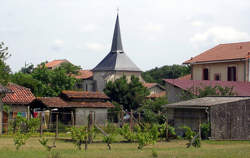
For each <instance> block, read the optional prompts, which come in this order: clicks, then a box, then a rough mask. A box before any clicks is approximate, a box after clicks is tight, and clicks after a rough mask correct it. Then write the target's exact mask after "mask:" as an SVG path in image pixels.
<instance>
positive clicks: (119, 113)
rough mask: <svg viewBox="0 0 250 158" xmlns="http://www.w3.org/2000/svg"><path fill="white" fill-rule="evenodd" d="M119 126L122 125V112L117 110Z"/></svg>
mask: <svg viewBox="0 0 250 158" xmlns="http://www.w3.org/2000/svg"><path fill="white" fill-rule="evenodd" d="M117 119H118V126H120V125H121V112H120V111H117Z"/></svg>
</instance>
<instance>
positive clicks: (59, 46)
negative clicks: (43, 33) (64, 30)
mask: <svg viewBox="0 0 250 158" xmlns="http://www.w3.org/2000/svg"><path fill="white" fill-rule="evenodd" d="M63 45H64V41H63V40H59V39H56V40H54V41H53V43H52V46H51V48H52V49H53V50H56V51H58V50H61V49H62V48H63Z"/></svg>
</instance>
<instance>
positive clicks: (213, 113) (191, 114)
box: [165, 97, 250, 140]
mask: <svg viewBox="0 0 250 158" xmlns="http://www.w3.org/2000/svg"><path fill="white" fill-rule="evenodd" d="M165 108H167V113H168V119H169V122H170V123H171V124H172V125H173V126H174V127H175V128H176V129H177V134H179V135H181V134H183V133H182V132H183V131H182V130H180V129H179V127H181V126H184V125H185V126H189V127H191V128H192V129H193V130H195V131H198V129H199V126H200V124H201V123H207V122H210V124H211V139H215V140H250V97H204V98H197V99H192V100H188V101H181V102H177V103H173V104H167V105H165Z"/></svg>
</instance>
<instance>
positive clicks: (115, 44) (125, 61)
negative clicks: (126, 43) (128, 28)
mask: <svg viewBox="0 0 250 158" xmlns="http://www.w3.org/2000/svg"><path fill="white" fill-rule="evenodd" d="M92 71H94V72H95V71H126V72H141V70H140V69H139V68H138V67H137V66H136V65H135V64H134V63H133V62H132V61H131V60H130V59H129V57H128V56H127V55H126V53H125V52H124V51H123V48H122V39H121V32H120V25H119V15H118V14H117V17H116V23H115V30H114V35H113V41H112V46H111V51H110V52H109V54H108V55H107V56H106V57H105V58H104V59H103V60H102V61H101V62H100V63H99V64H98V65H97V66H96V67H95V68H94V69H93V70H92Z"/></svg>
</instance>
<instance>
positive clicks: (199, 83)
mask: <svg viewBox="0 0 250 158" xmlns="http://www.w3.org/2000/svg"><path fill="white" fill-rule="evenodd" d="M163 80H164V81H165V82H166V83H168V84H171V85H173V86H176V87H179V88H181V89H183V90H186V91H187V90H190V89H192V88H203V87H206V86H212V87H214V86H216V85H220V86H222V87H233V92H235V93H236V95H237V96H250V82H238V81H237V82H235V81H207V80H179V79H163ZM190 92H193V91H190ZM193 93H194V94H196V93H198V92H197V91H194V92H193Z"/></svg>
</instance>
